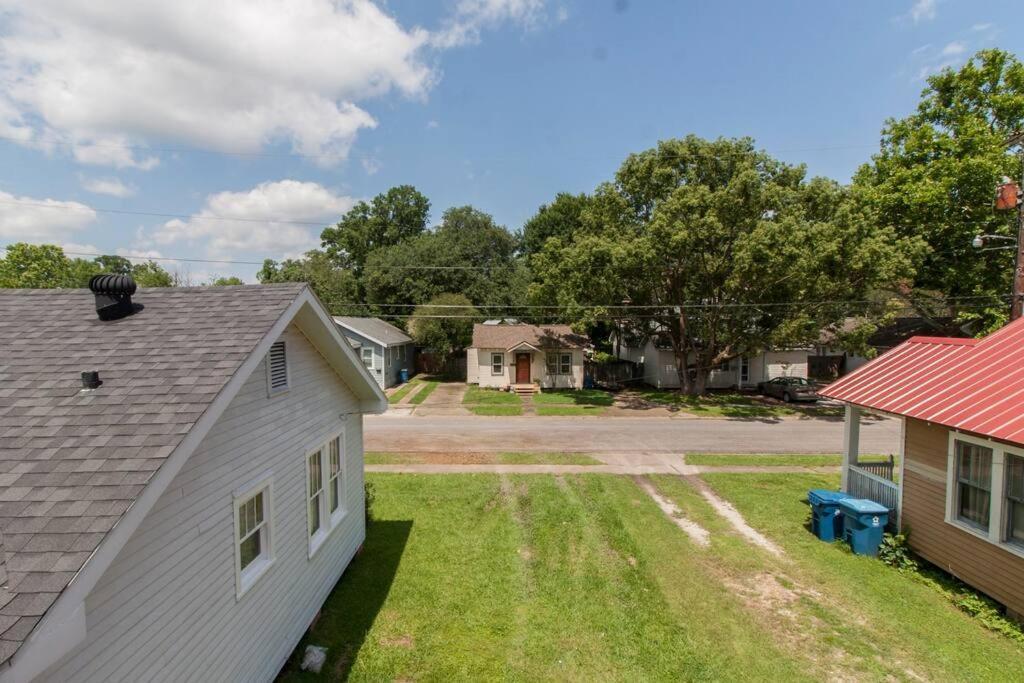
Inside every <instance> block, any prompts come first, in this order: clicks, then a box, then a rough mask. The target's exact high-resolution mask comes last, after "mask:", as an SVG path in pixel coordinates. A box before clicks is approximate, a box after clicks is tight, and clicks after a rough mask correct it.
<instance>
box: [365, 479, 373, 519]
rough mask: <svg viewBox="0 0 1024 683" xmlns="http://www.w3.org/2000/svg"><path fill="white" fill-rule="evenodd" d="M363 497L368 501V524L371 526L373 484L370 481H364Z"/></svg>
mask: <svg viewBox="0 0 1024 683" xmlns="http://www.w3.org/2000/svg"><path fill="white" fill-rule="evenodd" d="M363 497H364V499H365V501H366V524H367V526H369V524H370V522H372V521H373V501H374V493H373V484H371V483H370V482H368V481H367V482H364V483H363Z"/></svg>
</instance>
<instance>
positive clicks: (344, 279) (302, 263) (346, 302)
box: [256, 249, 365, 315]
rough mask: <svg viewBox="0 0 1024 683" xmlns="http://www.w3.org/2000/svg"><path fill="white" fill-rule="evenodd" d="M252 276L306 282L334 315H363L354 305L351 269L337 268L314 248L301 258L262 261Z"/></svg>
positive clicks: (265, 280) (356, 297) (328, 258)
mask: <svg viewBox="0 0 1024 683" xmlns="http://www.w3.org/2000/svg"><path fill="white" fill-rule="evenodd" d="M256 277H257V278H258V279H259V281H260V282H262V283H264V284H265V283H270V282H308V283H309V285H310V287H312V288H313V292H314V293H316V295H317V296H318V297H320V300H321V301H322V302H323V303H324V305H325V306H327V310H329V311H330V312H331V313H333V314H334V315H364V314H365V310H364V309H363V307H362V306H360V305H358V292H357V287H356V279H355V276H354V275H353V274H352V271H351V270H348V269H345V268H340V267H338V266H337V264H335V262H334V260H333V259H331V258H330V257H329V256H327V254H325V253H324V252H322V251H320V250H318V249H314V250H312V251H308V252H306V256H305V258H301V259H286V260H285V261H282V262H281V263H277V262H276V261H273V260H271V259H267V260H266V261H264V262H263V267H262V268H261V269H260V272H259V273H257V274H256Z"/></svg>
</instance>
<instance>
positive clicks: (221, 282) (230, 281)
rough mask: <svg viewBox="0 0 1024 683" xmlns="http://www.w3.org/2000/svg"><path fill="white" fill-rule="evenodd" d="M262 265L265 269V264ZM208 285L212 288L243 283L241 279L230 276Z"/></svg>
mask: <svg viewBox="0 0 1024 683" xmlns="http://www.w3.org/2000/svg"><path fill="white" fill-rule="evenodd" d="M263 265H264V267H266V262H264V264H263ZM210 284H211V285H213V286H214V287H227V286H229V285H244V284H245V282H244V281H242V278H240V277H235V276H234V275H232V276H230V277H219V278H217V279H215V280H214V281H213V282H211V283H210Z"/></svg>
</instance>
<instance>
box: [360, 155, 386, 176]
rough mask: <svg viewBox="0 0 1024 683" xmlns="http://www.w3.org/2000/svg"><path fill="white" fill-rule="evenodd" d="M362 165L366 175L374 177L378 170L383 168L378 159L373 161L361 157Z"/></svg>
mask: <svg viewBox="0 0 1024 683" xmlns="http://www.w3.org/2000/svg"><path fill="white" fill-rule="evenodd" d="M362 164H363V170H364V171H366V175H376V174H377V173H378V172H379V171H380V169H382V168H384V163H383V162H382V161H381V160H380V159H374V158H373V157H363V158H362Z"/></svg>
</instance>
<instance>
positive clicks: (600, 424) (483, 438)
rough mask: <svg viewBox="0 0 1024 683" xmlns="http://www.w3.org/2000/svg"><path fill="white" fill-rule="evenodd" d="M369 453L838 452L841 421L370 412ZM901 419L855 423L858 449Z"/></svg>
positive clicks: (875, 448)
mask: <svg viewBox="0 0 1024 683" xmlns="http://www.w3.org/2000/svg"><path fill="white" fill-rule="evenodd" d="M363 430H364V434H365V443H366V450H368V451H407V452H415V451H469V452H474V451H475V452H481V451H564V452H584V453H621V454H637V455H641V454H644V455H647V454H651V455H653V454H657V453H687V452H689V453H695V452H711V453H838V452H840V451H841V450H842V447H843V423H842V422H841V421H838V420H823V419H799V418H795V419H782V420H778V421H759V420H724V419H723V420H711V419H700V420H679V419H675V418H656V417H655V418H652V417H642V418H630V417H620V418H616V419H614V420H603V419H592V418H588V419H578V418H557V417H550V418H548V417H544V418H536V417H493V418H488V417H462V416H456V415H445V416H440V415H439V416H426V415H423V414H422V413H420V412H419V411H417V415H416V416H415V417H414V416H399V415H380V416H369V417H367V418H366V419H365V421H364V426H363ZM899 432H900V429H899V421H897V420H893V419H878V420H871V421H865V422H864V423H862V424H861V430H860V444H861V452H862V453H896V452H898V450H899Z"/></svg>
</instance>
